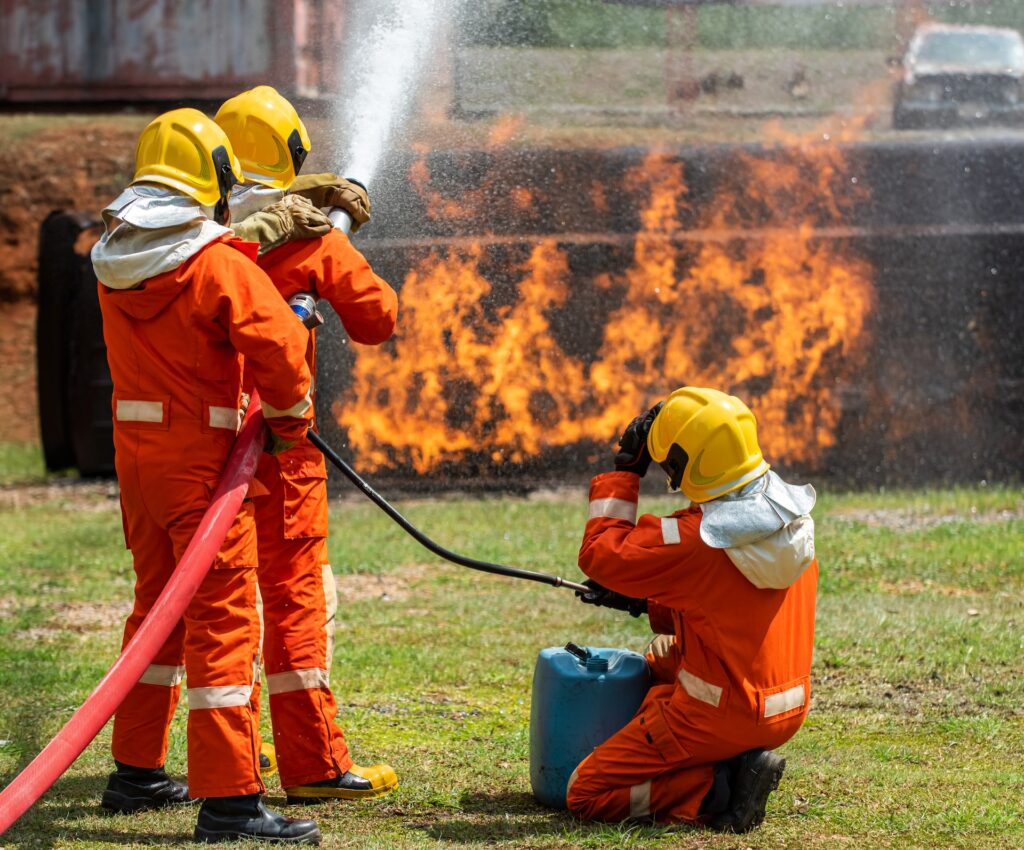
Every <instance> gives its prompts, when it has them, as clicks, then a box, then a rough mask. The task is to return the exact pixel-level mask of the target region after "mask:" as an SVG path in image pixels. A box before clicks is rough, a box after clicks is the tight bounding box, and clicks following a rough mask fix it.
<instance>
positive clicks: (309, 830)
mask: <svg viewBox="0 0 1024 850" xmlns="http://www.w3.org/2000/svg"><path fill="white" fill-rule="evenodd" d="M194 838H195V840H196V841H206V842H209V841H232V840H234V839H238V838H254V839H256V840H258V841H279V842H284V843H289V844H319V843H320V830H319V829H317V826H316V823H315V822H314V821H311V820H296V819H295V818H287V817H285V816H284V815H279V814H278V813H277V812H273V811H271V810H270V809H268V808H267V807H266V806H265V805H263V801H262V800H261V799H260V795H259V794H247V795H245V796H241V797H209V798H207V799H206V801H205V802H204V803H203V807H202V808H201V809H200V810H199V820H198V822H197V823H196V831H195V835H194Z"/></svg>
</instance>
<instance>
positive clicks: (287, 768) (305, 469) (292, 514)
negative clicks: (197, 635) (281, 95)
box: [254, 230, 398, 788]
mask: <svg viewBox="0 0 1024 850" xmlns="http://www.w3.org/2000/svg"><path fill="white" fill-rule="evenodd" d="M259 264H260V267H261V268H263V269H264V271H266V273H267V274H268V275H269V276H270V279H271V281H273V283H274V286H276V287H277V290H278V292H280V293H281V295H282V296H283V297H284V299H285V300H287V299H289V298H291V297H292V296H293V295H295V294H296V293H299V292H310V293H313V294H314V295H316V296H317V297H320V298H325V299H326V300H327V301H328V302H329V303H330V305H331V306H332V307H333V308H334V309H335V311H336V312H337V314H338V316H339V317H340V319H341V322H342V324H343V325H344V326H345V330H346V331H347V333H348V335H349V337H350V338H351V339H352V340H353V341H354V342H359V343H364V344H367V345H375V344H379V343H381V342H384V340H386V339H388V337H390V336H391V334H392V332H393V331H394V328H395V320H396V317H397V312H398V299H397V296H396V295H395V292H394V290H393V289H392V288H391V287H390V286H389V285H388V284H387V283H386V282H385V281H384V280H383V279H381V278H380V277H378V276H377V275H376V274H374V272H373V270H372V269H371V268H370V266H369V264H368V263H367V262H366V260H365V258H364V257H363V255H362V254H361V253H359V251H358V250H356V249H355V248H354V247H353V246H352V243H351V242H349V240H348V237H347V236H345V235H344V234H343V233H341V232H340V231H337V230H334V231H331V232H330V233H328V234H327V235H326V236H324V237H322V238H320V239H306V240H296V241H293V242H288V243H286V244H284V245H282V246H281V247H279V248H275V249H274V250H272V251H269V252H268V253H266V254H264V255H263V256H261V257H260V258H259ZM293 322H294V323H295V324H296V326H298V327H300V328H301V327H302V326H301V324H300V323H299V321H298V320H297V319H295V318H293ZM303 333H306V331H305V329H304V328H303ZM306 362H307V363H308V365H309V368H310V371H311V372H312V373H313V374H314V375H315V374H316V331H315V330H314V331H313V332H312V333H311V334H310V335H309V345H308V348H307V350H306ZM256 481H257V482H258V485H259V490H260V495H258V496H257V498H256V499H255V500H254V504H255V506H256V526H257V530H258V538H259V564H260V569H259V583H260V593H261V596H262V600H263V618H264V629H265V637H264V642H263V659H264V666H265V669H266V675H267V690H268V692H269V702H270V717H271V721H272V723H273V730H274V746H275V748H276V750H277V764H278V770H279V771H280V775H281V784H282V786H283V787H285V788H291V787H294V786H297V785H306V784H308V783H311V782H319V781H321V780H324V779H332V778H334V777H336V776H341V775H343V774H344V773H345V772H347V771H348V770H349V768H350V767H351V766H352V759H351V757H350V756H349V753H348V746H347V744H346V743H345V736H344V734H343V732H342V730H341V728H340V727H339V726H338V724H337V722H335V719H334V718H335V715H336V713H337V704H336V703H335V700H334V694H333V693H332V692H331V689H330V682H329V672H330V666H331V654H332V650H333V633H334V616H335V609H336V606H337V593H336V590H335V585H334V573H333V571H332V569H331V565H330V563H329V562H328V558H327V546H326V543H325V539H326V537H327V468H326V465H325V462H324V457H323V455H322V454H321V453H320V451H319V450H318V449H316V448H314V447H313V446H311V445H310V444H309V443H308V442H307V441H302V442H301V443H299V444H298V445H297V446H295V447H294V448H292V449H289V450H288V451H286V452H282V453H281V454H280V455H277V456H271V455H268V454H264V455H263V456H262V457H261V458H260V463H259V466H258V468H257V470H256Z"/></svg>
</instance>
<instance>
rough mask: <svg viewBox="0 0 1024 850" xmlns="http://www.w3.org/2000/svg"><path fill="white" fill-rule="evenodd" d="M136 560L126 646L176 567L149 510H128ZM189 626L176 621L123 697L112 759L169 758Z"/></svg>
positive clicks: (152, 763) (142, 763)
mask: <svg viewBox="0 0 1024 850" xmlns="http://www.w3.org/2000/svg"><path fill="white" fill-rule="evenodd" d="M128 510H129V511H130V512H131V514H130V515H129V514H128V513H126V515H125V520H126V522H127V523H129V524H130V527H131V540H132V555H133V560H134V564H135V573H136V581H135V604H134V607H133V608H132V612H131V614H130V615H129V616H128V620H127V622H126V623H125V627H124V640H123V642H122V647H123V646H125V645H127V643H128V641H129V640H131V638H132V636H133V635H134V634H135V632H136V631H137V630H138V628H139V626H140V625H141V624H142V621H143V619H145V616H146V614H148V613H149V610H150V608H152V606H153V604H154V603H155V602H156V599H157V597H158V596H159V595H160V591H161V590H163V587H164V585H165V584H166V582H167V579H168V578H169V577H170V575H171V573H172V572H173V571H174V565H175V559H174V549H173V545H172V543H171V538H170V537H169V536H168V534H167V533H166V532H165V531H164V530H163V529H162V528H160V527H159V526H158V525H156V523H154V522H153V521H152V519H150V518H149V516H148V514H146V513H145V512H144V511H140V510H138V509H137V508H134V509H133V508H131V507H130V508H129V509H128ZM184 636H185V627H184V624H183V623H178V625H177V626H176V627H175V628H174V631H172V632H171V634H170V637H168V639H167V642H166V643H165V644H164V645H163V647H161V649H160V651H159V652H158V653H157V654H156V656H155V657H154V659H153V663H152V664H151V665H150V666H149V667H148V668H147V669H146V671H145V672H144V673H143V674H142V677H141V679H140V680H139V683H138V684H137V685H135V687H133V688H132V689H131V690H130V691H129V692H128V695H127V696H126V697H125V698H124V701H123V702H122V703H121V705H120V706H119V707H118V709H117V713H116V714H115V715H114V731H113V735H112V737H111V752H112V754H113V756H114V758H115V759H116V760H117V761H119V762H121V763H123V764H130V765H134V766H136V767H160V766H161V765H163V764H164V762H165V761H166V759H167V744H168V734H169V731H170V725H171V719H172V718H173V717H174V711H175V708H176V707H177V705H178V698H179V695H180V693H181V678H182V674H183V672H184V667H183V666H182V662H183V660H184V650H183V641H184Z"/></svg>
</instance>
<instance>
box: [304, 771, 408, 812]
mask: <svg viewBox="0 0 1024 850" xmlns="http://www.w3.org/2000/svg"><path fill="white" fill-rule="evenodd" d="M397 787H398V774H397V773H395V771H394V768H392V767H390V766H389V765H386V764H372V765H370V766H369V767H360V766H359V765H357V764H354V765H352V767H350V768H349V770H348V773H346V774H344V775H342V776H336V777H334V778H333V779H324V780H323V781H322V782H311V783H310V784H309V785H295V786H293V787H291V788H285V789H284V791H285V794H286V795H287V797H288V802H289V803H305V804H311V803H323V802H326V801H327V800H369V799H372V798H373V797H382V796H384V795H385V794H387V793H388V792H389V791H393V790H394V789H395V788H397Z"/></svg>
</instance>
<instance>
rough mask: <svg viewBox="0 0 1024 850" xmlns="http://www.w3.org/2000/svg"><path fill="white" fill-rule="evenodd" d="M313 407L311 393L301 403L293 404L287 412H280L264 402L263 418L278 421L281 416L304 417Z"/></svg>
mask: <svg viewBox="0 0 1024 850" xmlns="http://www.w3.org/2000/svg"><path fill="white" fill-rule="evenodd" d="M312 406H313V401H312V399H311V398H310V396H309V393H306V396H305V398H302V399H300V400H299V401H297V402H295V404H293V405H292V406H291V407H289V408H288V409H287V410H278V409H277V408H276V407H274V406H273V405H272V404H267V402H263V416H264V417H266V418H267V419H277V418H278V417H280V416H302V414H303V413H305V412H306V411H307V410H309V408H310V407H312Z"/></svg>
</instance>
